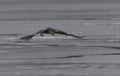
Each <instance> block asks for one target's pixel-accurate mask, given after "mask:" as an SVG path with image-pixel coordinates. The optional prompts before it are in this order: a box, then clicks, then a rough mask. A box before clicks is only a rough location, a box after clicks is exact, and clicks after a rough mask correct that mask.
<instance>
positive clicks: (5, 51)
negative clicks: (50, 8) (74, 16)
mask: <svg viewBox="0 0 120 76" xmlns="http://www.w3.org/2000/svg"><path fill="white" fill-rule="evenodd" d="M0 23H1V25H3V26H1V28H0V29H1V30H0V31H1V34H0V75H1V76H119V75H120V73H119V71H120V30H119V28H120V24H119V21H114V20H92V21H91V20H90V21H89V20H51V21H50V20H42V21H1V22H0ZM16 25H20V26H16ZM73 25H74V27H73ZM48 26H49V27H54V28H59V29H61V30H63V31H66V32H69V33H73V34H76V35H79V36H86V37H85V38H83V39H77V38H74V37H70V36H61V35H56V36H54V37H53V36H50V35H46V36H45V37H39V36H35V37H33V39H31V40H30V41H20V40H18V38H20V37H22V36H25V35H27V34H30V33H34V32H36V31H38V30H40V29H44V28H46V27H48ZM8 29H9V30H8Z"/></svg>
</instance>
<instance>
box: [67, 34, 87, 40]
mask: <svg viewBox="0 0 120 76" xmlns="http://www.w3.org/2000/svg"><path fill="white" fill-rule="evenodd" d="M68 36H73V37H75V38H80V39H81V38H84V37H86V36H76V35H74V34H69V35H68Z"/></svg>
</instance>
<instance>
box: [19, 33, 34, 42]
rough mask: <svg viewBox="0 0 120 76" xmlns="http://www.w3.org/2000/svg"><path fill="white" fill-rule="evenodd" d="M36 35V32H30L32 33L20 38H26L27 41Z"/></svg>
mask: <svg viewBox="0 0 120 76" xmlns="http://www.w3.org/2000/svg"><path fill="white" fill-rule="evenodd" d="M34 36H35V34H30V35H27V36H24V37H21V38H19V40H26V41H27V40H30V39H32V38H33V37H34Z"/></svg>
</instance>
